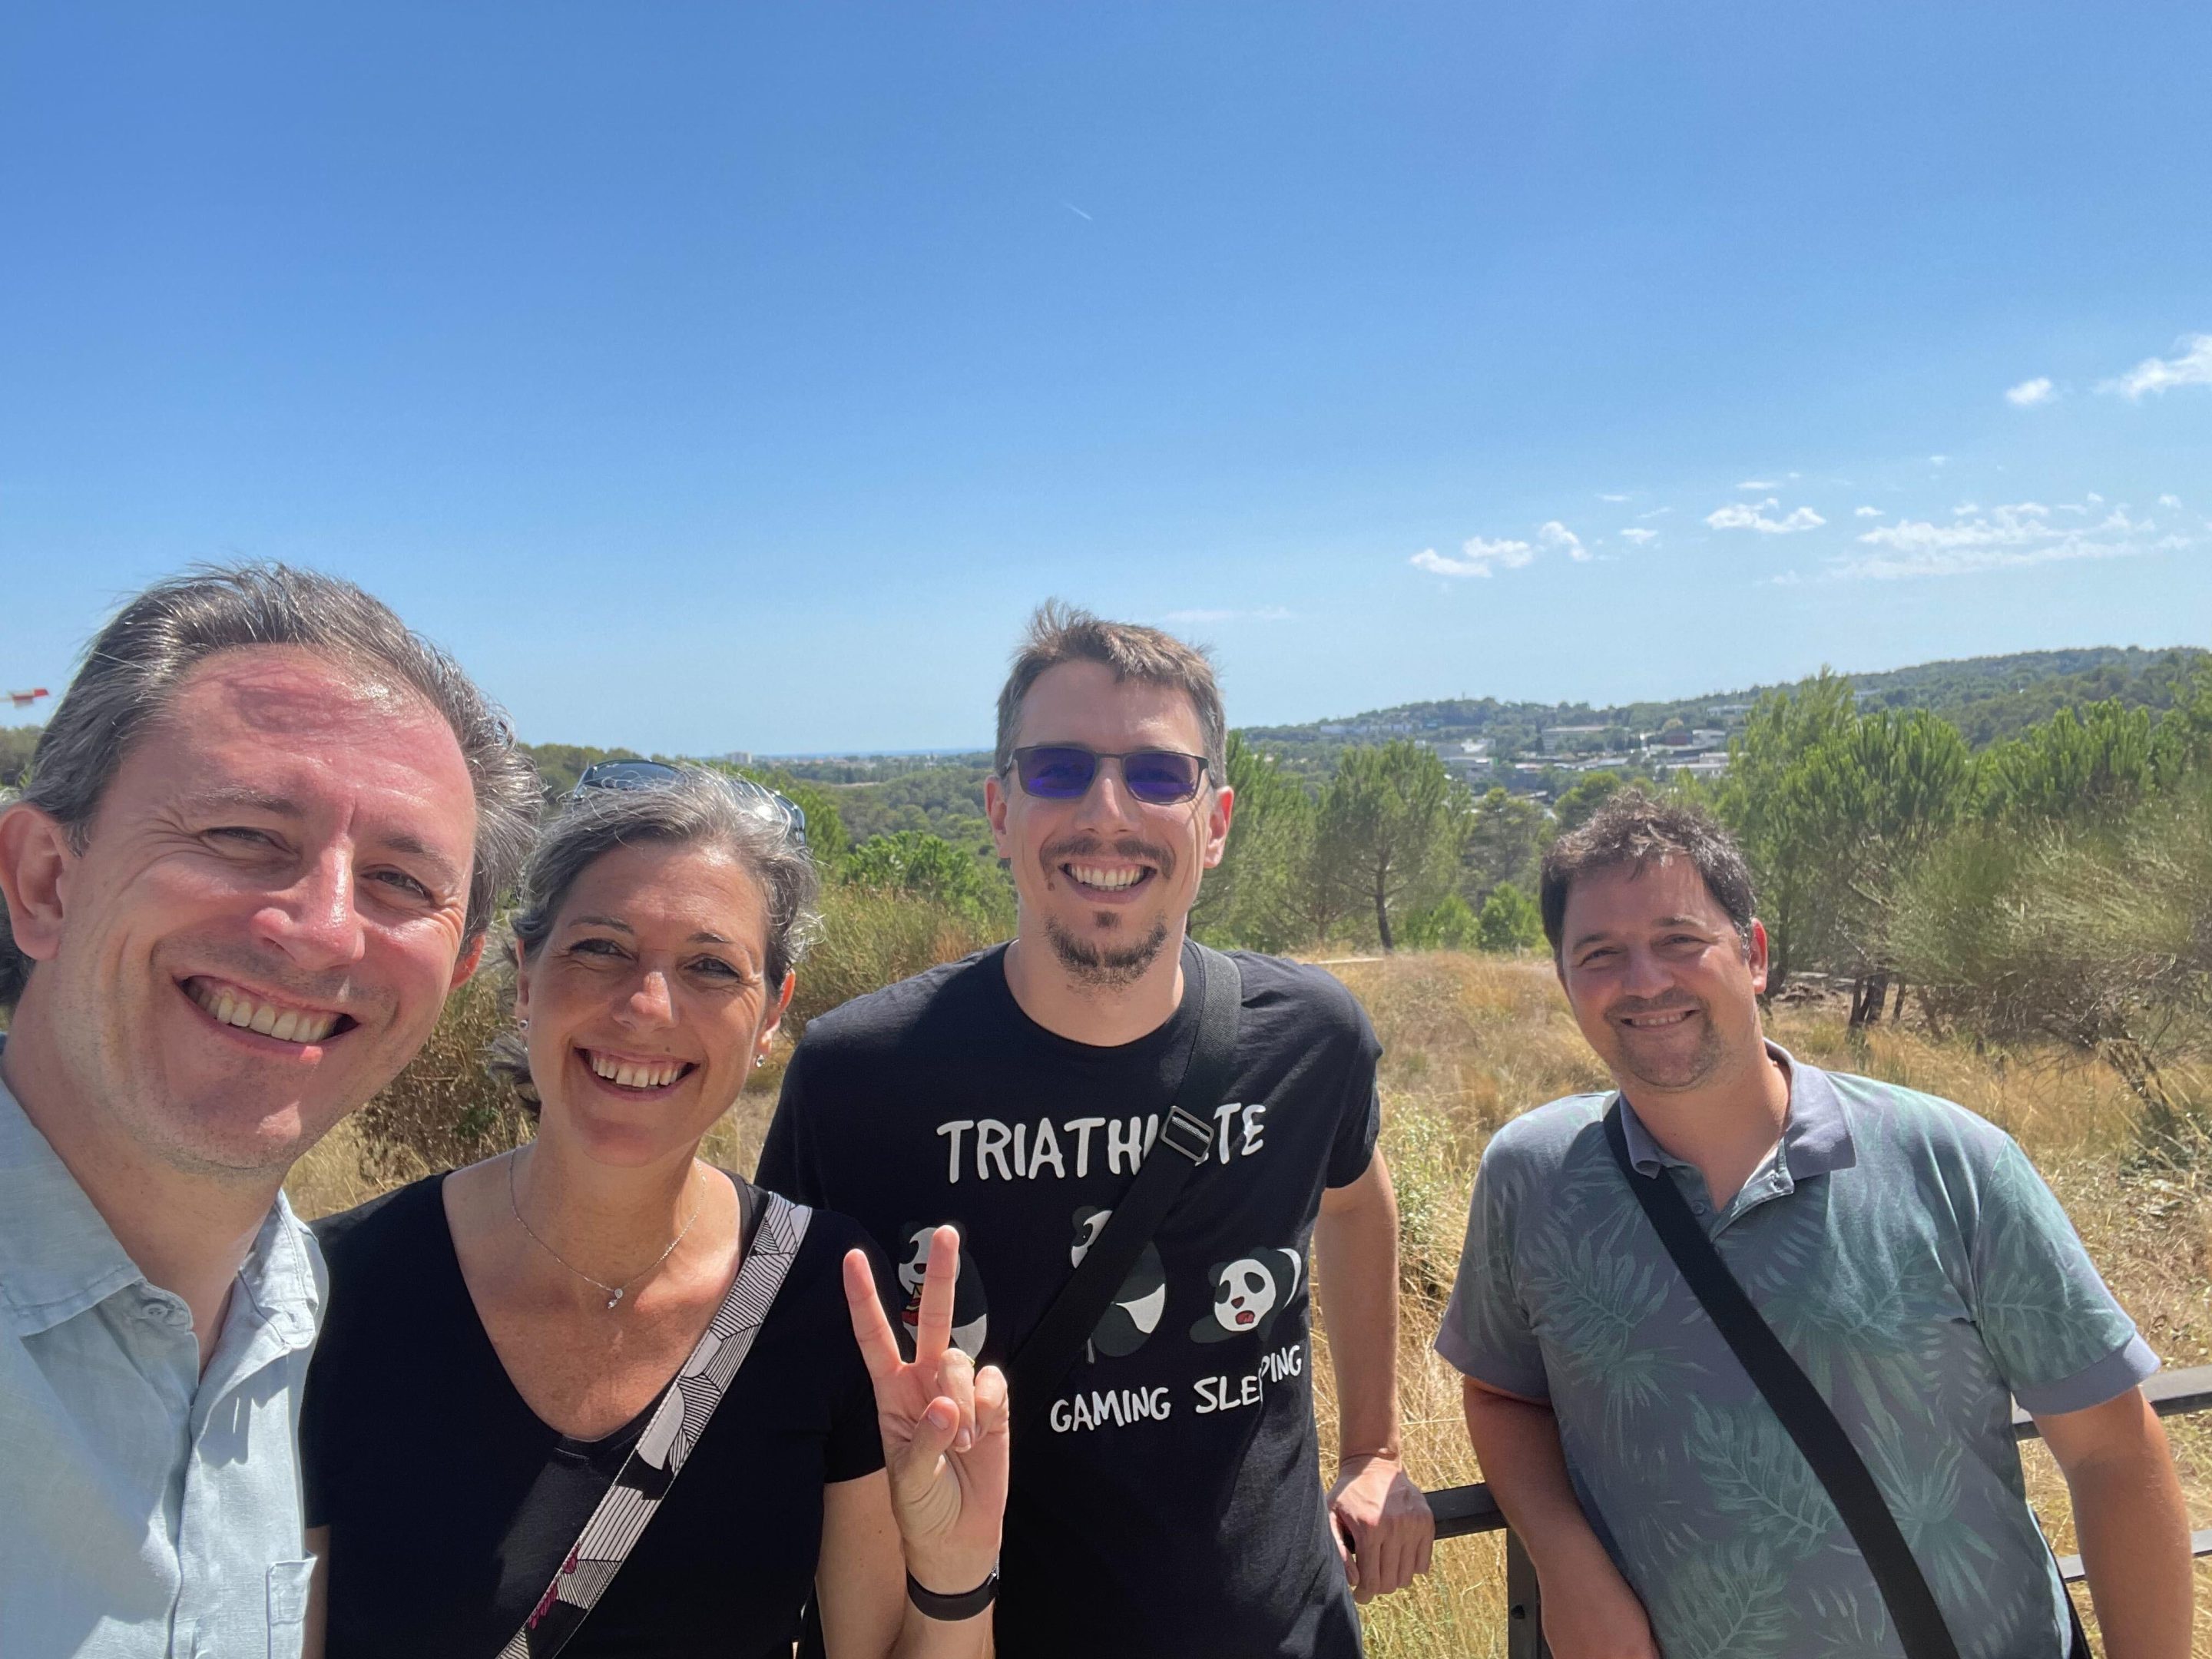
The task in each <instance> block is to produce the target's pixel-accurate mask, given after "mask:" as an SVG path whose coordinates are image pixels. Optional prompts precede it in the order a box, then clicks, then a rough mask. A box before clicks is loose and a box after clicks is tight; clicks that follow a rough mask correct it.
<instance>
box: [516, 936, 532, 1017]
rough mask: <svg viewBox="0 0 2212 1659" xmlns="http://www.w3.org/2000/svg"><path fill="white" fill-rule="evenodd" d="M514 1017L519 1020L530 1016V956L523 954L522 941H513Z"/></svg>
mask: <svg viewBox="0 0 2212 1659" xmlns="http://www.w3.org/2000/svg"><path fill="white" fill-rule="evenodd" d="M514 1017H515V1018H517V1019H520V1020H527V1019H528V1018H530V958H529V957H527V956H526V955H525V954H524V952H523V949H522V941H521V940H520V939H517V940H515V941H514Z"/></svg>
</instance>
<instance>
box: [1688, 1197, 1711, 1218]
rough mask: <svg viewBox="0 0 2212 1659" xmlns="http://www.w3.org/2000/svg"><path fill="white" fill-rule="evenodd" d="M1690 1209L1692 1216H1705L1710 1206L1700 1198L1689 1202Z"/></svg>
mask: <svg viewBox="0 0 2212 1659" xmlns="http://www.w3.org/2000/svg"><path fill="white" fill-rule="evenodd" d="M1690 1209H1691V1211H1692V1213H1693V1214H1697V1215H1705V1214H1709V1213H1710V1212H1711V1210H1712V1206H1711V1205H1710V1204H1708V1203H1706V1202H1705V1200H1704V1199H1702V1198H1696V1199H1692V1200H1690Z"/></svg>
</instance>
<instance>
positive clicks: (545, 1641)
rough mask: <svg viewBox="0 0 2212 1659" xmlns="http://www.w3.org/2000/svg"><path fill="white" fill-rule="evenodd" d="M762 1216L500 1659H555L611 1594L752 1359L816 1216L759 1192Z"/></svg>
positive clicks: (801, 1206) (773, 1195)
mask: <svg viewBox="0 0 2212 1659" xmlns="http://www.w3.org/2000/svg"><path fill="white" fill-rule="evenodd" d="M755 1197H756V1200H757V1202H758V1204H759V1206H760V1214H759V1217H758V1218H757V1220H756V1221H755V1222H754V1224H753V1237H752V1240H751V1243H750V1248H749V1249H747V1250H746V1251H745V1259H744V1265H743V1266H741V1267H739V1268H738V1277H737V1279H736V1282H734V1283H733V1284H732V1285H731V1286H730V1291H729V1294H728V1295H726V1296H725V1297H723V1298H722V1304H721V1305H720V1307H718V1308H716V1309H715V1310H714V1317H713V1318H712V1319H710V1320H708V1322H707V1330H706V1334H704V1335H702V1337H700V1339H699V1341H698V1344H697V1346H695V1347H694V1348H693V1349H692V1350H691V1354H690V1358H687V1359H686V1360H685V1361H684V1369H683V1370H679V1371H678V1372H677V1373H676V1381H675V1383H673V1384H671V1386H670V1388H669V1389H668V1391H667V1392H666V1393H665V1394H664V1395H661V1397H660V1404H659V1407H657V1408H656V1409H655V1410H654V1412H653V1416H652V1418H651V1419H649V1420H648V1421H647V1423H646V1425H645V1428H644V1430H643V1431H642V1432H641V1433H640V1434H639V1436H638V1437H637V1444H636V1445H635V1446H634V1447H632V1448H631V1449H630V1454H629V1457H627V1458H626V1459H624V1460H623V1466H622V1470H621V1472H620V1473H619V1474H617V1475H616V1476H615V1480H614V1484H613V1485H612V1486H609V1487H608V1488H607V1492H606V1496H605V1497H604V1498H600V1499H599V1507H598V1508H596V1509H594V1510H592V1518H591V1519H590V1520H589V1521H587V1522H585V1523H584V1530H583V1532H582V1534H580V1536H579V1537H578V1538H577V1540H576V1541H575V1543H574V1545H573V1546H572V1547H570V1549H569V1551H568V1555H567V1557H566V1558H565V1559H563V1560H562V1563H561V1567H560V1571H557V1572H556V1573H555V1574H554V1575H553V1582H552V1583H550V1585H548V1586H547V1587H546V1590H545V1594H544V1595H542V1596H540V1597H538V1605H537V1606H536V1607H533V1608H532V1610H531V1613H530V1617H529V1618H528V1619H527V1620H525V1621H524V1623H523V1626H522V1628H521V1629H520V1630H519V1631H517V1632H515V1633H514V1635H513V1638H512V1639H511V1640H510V1641H509V1642H508V1643H507V1645H506V1646H505V1647H503V1648H501V1650H500V1659H552V1656H553V1655H555V1654H556V1653H558V1652H560V1651H561V1650H562V1648H564V1647H566V1646H568V1642H569V1639H570V1638H572V1637H574V1635H575V1633H576V1632H577V1631H578V1629H580V1627H581V1626H582V1625H583V1622H584V1620H585V1619H586V1617H587V1616H588V1615H589V1614H590V1613H591V1611H592V1608H593V1607H596V1606H597V1605H598V1604H599V1598H600V1597H601V1596H602V1595H605V1594H606V1589H607V1586H608V1585H609V1584H611V1583H613V1582H614V1577H615V1575H616V1574H617V1573H618V1572H620V1571H622V1565H623V1562H624V1561H626V1560H628V1559H629V1553H630V1551H631V1550H632V1549H633V1548H634V1547H635V1546H636V1544H637V1541H638V1539H639V1537H640V1536H641V1535H642V1534H643V1533H644V1531H645V1528H646V1526H647V1522H650V1521H651V1520H652V1519H653V1515H654V1513H655V1512H656V1511H657V1510H659V1508H660V1504H661V1500H662V1499H664V1498H666V1497H667V1496H668V1489H669V1488H670V1487H671V1486H673V1485H674V1484H675V1482H676V1477H677V1475H678V1473H679V1472H680V1471H681V1470H682V1469H683V1468H684V1460H685V1459H686V1458H688V1457H690V1455H691V1449H692V1448H693V1447H694V1446H696V1445H697V1444H698V1443H699V1436H700V1434H701V1432H702V1431H704V1430H705V1428H706V1426H707V1419H708V1418H710V1417H712V1416H713V1415H714V1407H716V1406H718V1405H720V1403H721V1401H722V1396H723V1395H725V1394H726V1393H728V1392H729V1388H730V1382H731V1379H732V1378H733V1377H735V1376H737V1374H738V1367H739V1366H740V1365H742V1364H744V1363H745V1356H746V1355H747V1354H749V1353H750V1352H752V1346H753V1339H754V1337H756V1336H757V1335H758V1334H760V1328H761V1325H762V1322H763V1321H764V1320H766V1319H767V1317H768V1310H769V1305H770V1304H773V1303H774V1302H775V1293H776V1292H777V1291H779V1290H781V1288H782V1287H783V1281H784V1279H785V1276H786V1275H787V1274H788V1273H790V1271H791V1264H792V1261H793V1259H794V1258H796V1257H797V1255H799V1245H800V1243H803V1242H804V1241H805V1237H806V1225H807V1223H808V1222H809V1221H811V1219H813V1213H814V1212H812V1211H811V1210H809V1209H807V1208H806V1207H805V1206H804V1205H800V1204H793V1202H792V1201H791V1200H789V1199H787V1198H780V1197H778V1196H777V1195H776V1194H774V1193H768V1192H761V1191H760V1190H759V1189H758V1188H756V1189H755Z"/></svg>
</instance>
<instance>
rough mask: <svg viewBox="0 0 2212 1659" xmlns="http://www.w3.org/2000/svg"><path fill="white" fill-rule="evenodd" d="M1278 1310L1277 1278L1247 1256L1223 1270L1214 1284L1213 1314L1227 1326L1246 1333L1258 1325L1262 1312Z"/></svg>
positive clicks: (1218, 1322)
mask: <svg viewBox="0 0 2212 1659" xmlns="http://www.w3.org/2000/svg"><path fill="white" fill-rule="evenodd" d="M1274 1310H1275V1281H1274V1280H1273V1279H1270V1278H1268V1277H1267V1269H1266V1268H1265V1267H1261V1265H1260V1264H1259V1263H1258V1262H1256V1261H1253V1260H1252V1259H1251V1258H1250V1257H1249V1256H1247V1257H1245V1258H1244V1260H1243V1261H1232V1262H1231V1263H1230V1264H1229V1265H1228V1266H1227V1267H1224V1268H1223V1269H1222V1270H1221V1277H1220V1278H1219V1279H1217V1280H1216V1281H1215V1282H1214V1286H1213V1318H1214V1322H1215V1323H1217V1324H1218V1325H1219V1326H1220V1327H1221V1328H1223V1329H1224V1330H1226V1331H1233V1332H1235V1333H1237V1334H1238V1335H1240V1336H1241V1335H1243V1334H1244V1333H1245V1332H1246V1331H1249V1330H1251V1329H1253V1328H1255V1327H1256V1326H1257V1325H1258V1324H1259V1322H1260V1316H1261V1315H1262V1314H1267V1313H1273V1311H1274Z"/></svg>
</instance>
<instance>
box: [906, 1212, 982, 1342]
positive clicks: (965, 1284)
mask: <svg viewBox="0 0 2212 1659" xmlns="http://www.w3.org/2000/svg"><path fill="white" fill-rule="evenodd" d="M941 1225H950V1226H951V1229H952V1231H954V1232H956V1233H957V1234H959V1235H960V1276H959V1278H957V1279H954V1280H953V1281H952V1346H954V1347H956V1348H957V1349H959V1350H960V1352H963V1353H964V1354H969V1355H975V1354H980V1353H981V1352H982V1351H983V1339H984V1337H985V1336H986V1335H987V1334H988V1332H989V1329H990V1311H989V1310H988V1309H987V1307H985V1305H984V1303H983V1275H982V1273H981V1270H980V1269H979V1268H978V1267H976V1265H975V1253H974V1252H973V1251H972V1250H970V1249H969V1248H968V1230H967V1229H966V1228H964V1227H963V1226H962V1225H960V1224H959V1223H958V1222H957V1221H955V1222H951V1223H949V1224H947V1223H941V1222H936V1221H924V1222H915V1223H911V1224H909V1225H907V1226H904V1227H902V1228H900V1229H899V1237H900V1239H901V1240H902V1242H903V1244H904V1247H905V1249H904V1254H903V1255H901V1256H900V1258H899V1264H898V1281H899V1287H900V1288H901V1289H902V1290H903V1291H905V1292H906V1305H905V1306H904V1307H903V1308H902V1309H901V1310H899V1316H898V1328H899V1342H900V1346H901V1347H902V1349H903V1350H904V1352H906V1353H907V1354H908V1356H911V1355H912V1354H913V1352H914V1338H915V1327H916V1326H917V1325H918V1324H920V1323H921V1281H922V1279H923V1278H924V1276H925V1275H926V1274H927V1273H928V1271H929V1241H930V1238H931V1237H932V1236H933V1235H934V1234H935V1233H936V1231H937V1230H938V1228H939V1226H941Z"/></svg>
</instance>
